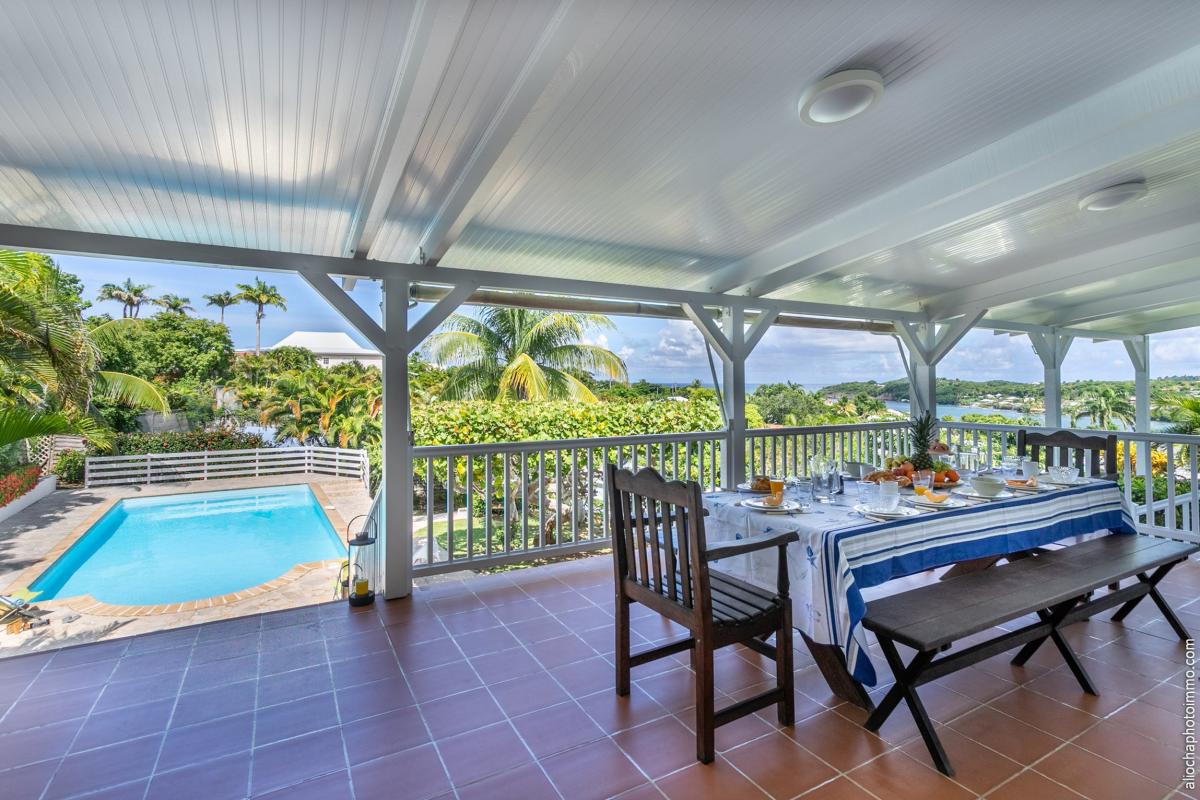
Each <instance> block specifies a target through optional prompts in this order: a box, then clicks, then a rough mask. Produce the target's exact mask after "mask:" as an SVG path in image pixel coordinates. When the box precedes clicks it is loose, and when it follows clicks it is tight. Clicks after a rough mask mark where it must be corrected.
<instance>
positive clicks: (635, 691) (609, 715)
mask: <svg viewBox="0 0 1200 800" xmlns="http://www.w3.org/2000/svg"><path fill="white" fill-rule="evenodd" d="M579 704H580V705H581V706H583V710H584V711H586V712H587V713H588V716H590V717H591V718H592V719H594V720H595V721H596V724H597V725H599V726H600V727H601V729H603V730H604V731H605V732H606V733H616V732H618V731H623V730H626V729H627V728H632V727H633V726H635V725H641V724H642V723H644V722H649V721H650V720H652V719H658V718H659V717H662V716H666V715H667V714H668V713H670V712H668V711H667V710H666V709H665V708H663V707H662V706H661V705H659V704H658V703H656V702H655V701H654V699H653V698H651V697H650V695H648V694H646V693H645V692H644V691H642V690H641V689H639V688H638V687H636V686H633V687H631V688H630V691H629V696H628V697H620V696H618V695H617V693H616V692H615V691H601V692H597V693H596V694H592V695H588V696H587V697H584V698H581V699H580V700H579Z"/></svg>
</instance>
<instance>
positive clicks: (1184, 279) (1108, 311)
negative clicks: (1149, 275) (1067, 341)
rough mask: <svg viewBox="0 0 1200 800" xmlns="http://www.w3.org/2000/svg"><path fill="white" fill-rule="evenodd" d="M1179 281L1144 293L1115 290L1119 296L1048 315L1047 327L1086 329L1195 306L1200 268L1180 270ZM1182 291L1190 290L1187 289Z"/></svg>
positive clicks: (1199, 265) (1062, 309) (1045, 322)
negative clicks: (1134, 315) (1117, 319)
mask: <svg viewBox="0 0 1200 800" xmlns="http://www.w3.org/2000/svg"><path fill="white" fill-rule="evenodd" d="M1181 272H1183V273H1185V274H1181V275H1180V276H1179V277H1178V278H1177V279H1176V280H1174V281H1172V282H1171V283H1170V284H1167V285H1164V286H1156V287H1154V288H1152V289H1146V290H1144V291H1141V292H1127V291H1125V292H1123V291H1121V289H1120V288H1116V289H1114V291H1115V292H1117V293H1116V294H1114V295H1112V296H1110V297H1105V298H1103V299H1100V300H1094V301H1092V302H1089V303H1080V304H1078V305H1074V306H1070V307H1068V308H1061V309H1056V310H1054V311H1051V312H1048V313H1047V314H1046V316H1045V318H1044V319H1043V323H1044V324H1046V325H1084V324H1086V323H1089V322H1098V321H1099V320H1103V319H1113V318H1114V317H1120V316H1123V315H1125V314H1132V313H1136V312H1139V311H1155V310H1157V309H1161V308H1171V307H1172V306H1179V305H1186V304H1188V303H1194V302H1196V299H1197V298H1196V297H1195V296H1192V294H1191V293H1192V292H1193V291H1194V287H1195V286H1196V283H1197V281H1198V280H1200V264H1197V265H1195V266H1194V267H1193V268H1192V269H1190V270H1181ZM1183 287H1189V289H1185V288H1183Z"/></svg>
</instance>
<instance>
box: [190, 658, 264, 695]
mask: <svg viewBox="0 0 1200 800" xmlns="http://www.w3.org/2000/svg"><path fill="white" fill-rule="evenodd" d="M257 675H258V656H241V657H239V658H227V659H225V660H224V661H214V662H213V663H211V664H199V665H197V666H195V667H189V668H188V671H187V675H186V676H185V677H184V679H183V691H185V692H198V691H200V690H201V689H212V688H214V687H216V686H225V685H226V684H230V683H237V682H238V681H244V680H248V679H250V678H254V677H257Z"/></svg>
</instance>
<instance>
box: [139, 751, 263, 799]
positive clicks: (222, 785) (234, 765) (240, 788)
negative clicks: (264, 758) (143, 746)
mask: <svg viewBox="0 0 1200 800" xmlns="http://www.w3.org/2000/svg"><path fill="white" fill-rule="evenodd" d="M249 783H250V753H249V752H246V753H238V754H236V755H232V756H226V757H224V758H221V759H218V760H216V761H207V762H205V763H203V764H197V765H195V766H191V767H184V768H183V769H177V770H174V771H172V772H159V773H157V774H156V775H155V776H154V777H153V778H152V779H151V781H150V790H149V793H148V794H147V795H146V800H236V799H237V798H241V797H245V796H246V792H247V790H248V788H249Z"/></svg>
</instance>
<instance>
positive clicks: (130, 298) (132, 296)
mask: <svg viewBox="0 0 1200 800" xmlns="http://www.w3.org/2000/svg"><path fill="white" fill-rule="evenodd" d="M153 288H154V287H153V286H150V285H149V284H145V283H134V282H133V279H132V278H126V279H125V282H124V283H120V284H117V283H106V284H104V285H103V286H101V287H100V294H99V295H98V297H99V299H101V300H115V301H117V302H118V303H121V304H122V305H123V306H124V308H122V309H121V316H122V317H125V318H134V319H136V318H137V315H138V312H139V311H141V308H142V303H152V302H154V301H153V299H152V298H151V297H150V296H149V295H147V294H146V292H148V291H150V290H151V289H153Z"/></svg>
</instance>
